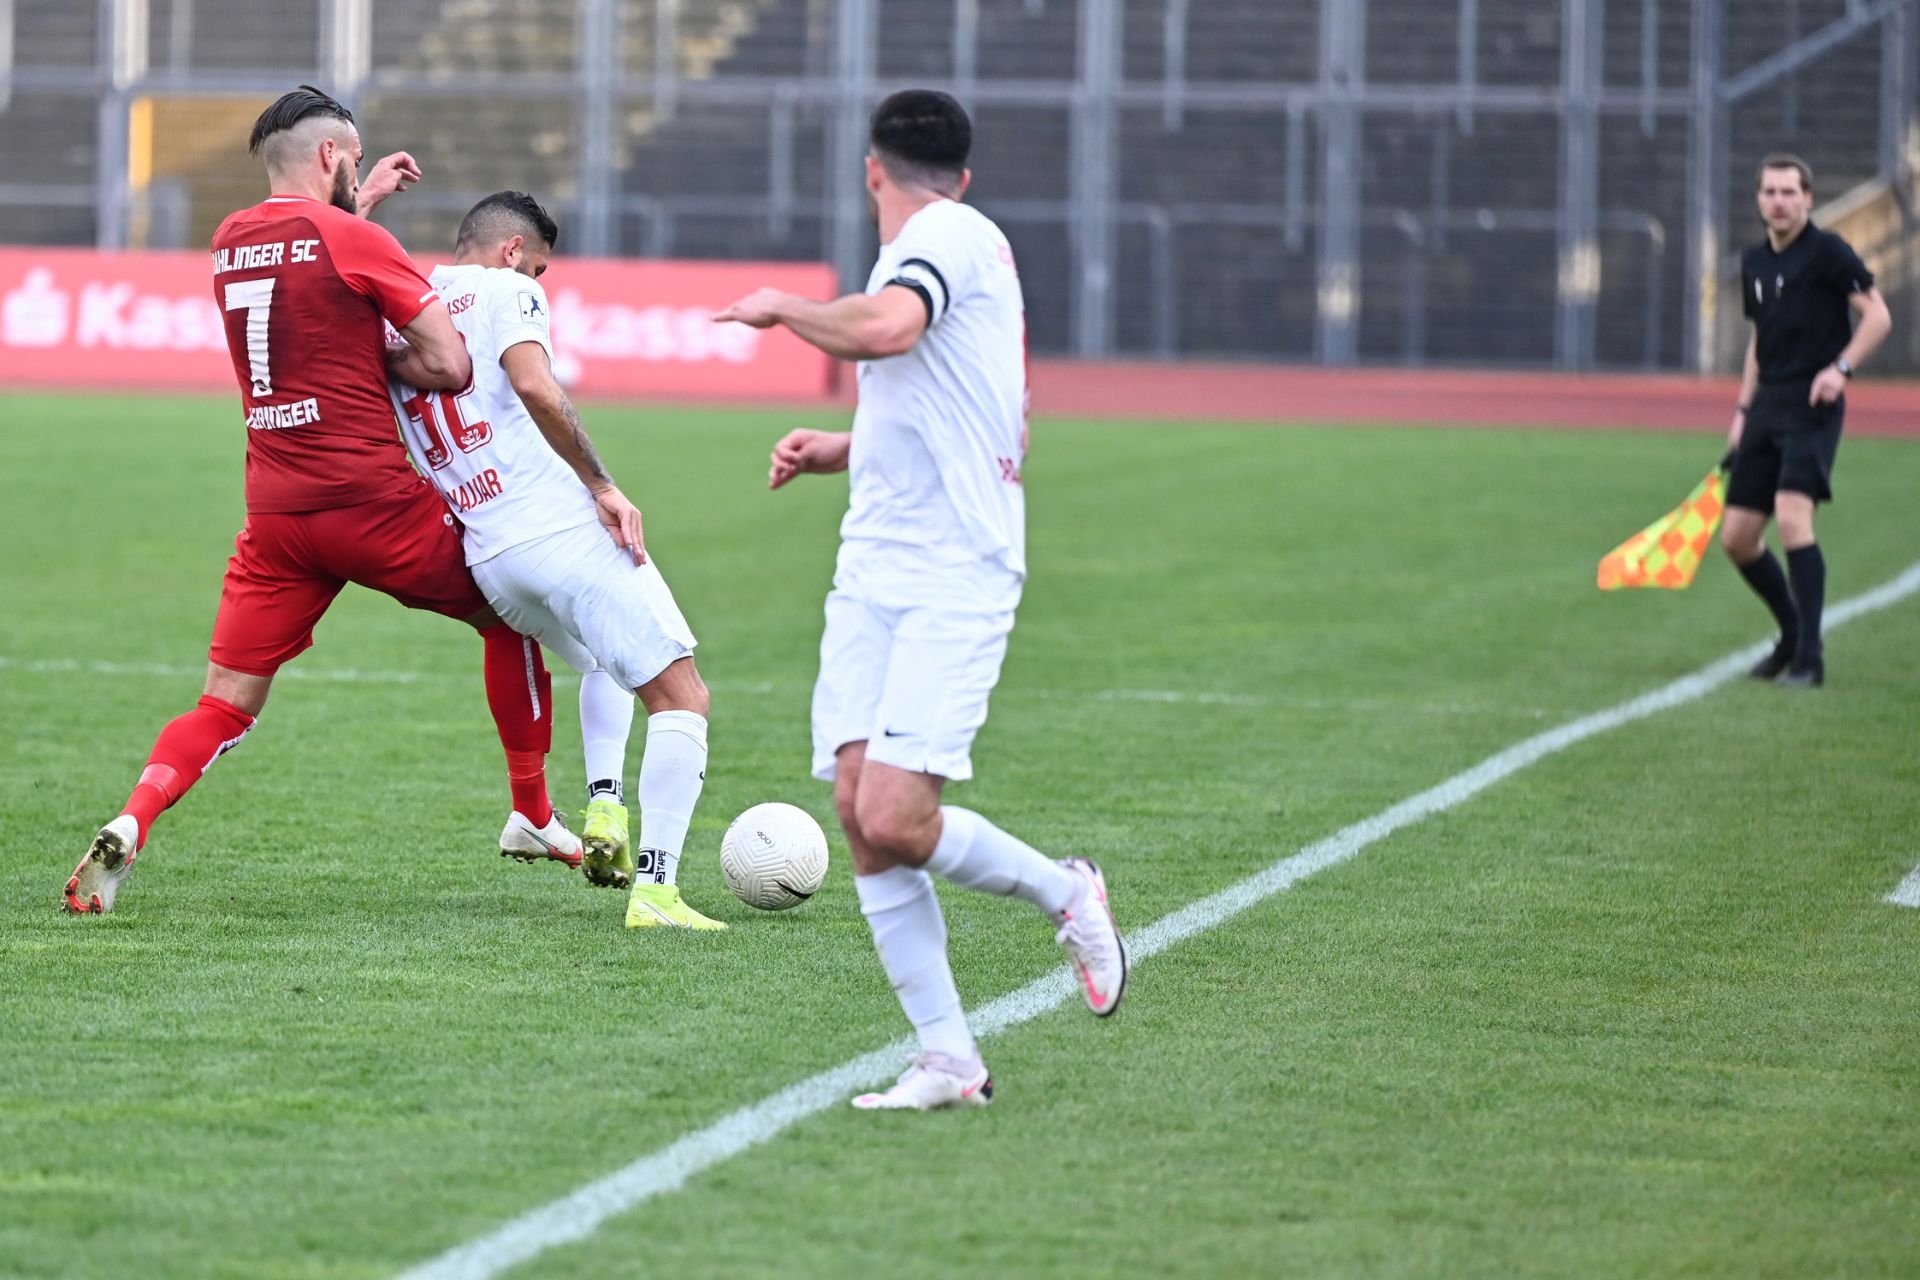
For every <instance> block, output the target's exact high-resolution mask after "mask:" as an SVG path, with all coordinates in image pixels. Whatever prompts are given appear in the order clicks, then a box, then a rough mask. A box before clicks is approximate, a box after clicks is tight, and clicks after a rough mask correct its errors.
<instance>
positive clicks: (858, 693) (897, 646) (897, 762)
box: [813, 590, 1013, 782]
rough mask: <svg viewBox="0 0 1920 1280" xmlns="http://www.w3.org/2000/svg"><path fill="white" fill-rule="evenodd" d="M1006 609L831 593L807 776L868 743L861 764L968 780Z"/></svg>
mask: <svg viewBox="0 0 1920 1280" xmlns="http://www.w3.org/2000/svg"><path fill="white" fill-rule="evenodd" d="M1012 630H1013V610H1011V609H1008V610H1006V611H1004V612H999V613H966V612H953V611H949V610H943V609H936V608H927V607H922V606H915V607H909V608H888V607H886V606H882V605H878V604H875V603H873V602H872V601H870V600H866V599H863V598H861V597H859V596H855V595H851V594H849V593H847V592H845V591H840V590H835V591H834V592H833V593H832V594H830V595H828V596H827V628H826V631H825V633H824V634H823V635H822V636H821V637H820V679H819V681H818V683H816V684H815V685H814V687H813V776H814V777H816V778H824V779H828V780H831V779H832V777H833V775H834V753H835V752H837V751H839V750H840V748H841V747H844V746H846V745H847V744H848V743H849V742H865V743H866V744H867V759H869V760H877V761H879V762H880V763H881V764H890V765H893V766H894V767H895V768H898V769H909V770H912V771H913V772H915V773H931V774H936V775H938V776H940V777H942V778H951V779H952V780H953V781H955V782H964V781H966V780H967V779H968V778H971V777H972V776H973V757H972V755H971V752H972V749H973V737H974V735H975V734H976V733H978V732H980V726H981V725H983V724H985V723H986V722H987V698H988V695H990V694H991V693H992V692H993V687H994V685H995V684H997V683H999V680H1000V664H1001V662H1002V661H1003V660H1004V659H1005V658H1006V656H1007V636H1008V634H1009V633H1011V632H1012Z"/></svg>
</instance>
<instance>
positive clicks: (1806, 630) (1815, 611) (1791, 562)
mask: <svg viewBox="0 0 1920 1280" xmlns="http://www.w3.org/2000/svg"><path fill="white" fill-rule="evenodd" d="M1769 558H1771V557H1769ZM1774 572H1776V573H1778V572H1779V570H1777V569H1776V570H1775V571H1774ZM1787 574H1788V576H1789V577H1790V578H1792V579H1793V603H1794V605H1795V606H1796V607H1797V608H1798V609H1799V613H1800V631H1799V636H1800V643H1799V646H1798V647H1797V648H1796V649H1795V650H1794V657H1793V665H1794V666H1795V667H1796V668H1814V667H1818V666H1819V665H1820V609H1821V606H1822V605H1823V604H1825V602H1826V599H1827V558H1826V557H1825V556H1823V555H1821V554H1820V544H1819V543H1817V542H1809V543H1808V544H1807V545H1806V546H1804V547H1795V548H1794V549H1793V550H1791V551H1789V552H1787ZM1749 581H1751V579H1749Z"/></svg>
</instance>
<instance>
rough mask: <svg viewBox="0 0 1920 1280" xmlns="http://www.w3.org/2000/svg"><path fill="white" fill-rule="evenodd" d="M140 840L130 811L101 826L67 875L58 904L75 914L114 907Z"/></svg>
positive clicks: (91, 913) (137, 850) (130, 871)
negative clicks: (78, 862)
mask: <svg viewBox="0 0 1920 1280" xmlns="http://www.w3.org/2000/svg"><path fill="white" fill-rule="evenodd" d="M139 843H140V824H139V823H137V822H135V821H134V819H133V815H132V814H130V813H123V814H121V815H120V816H119V817H117V818H115V819H114V820H113V821H112V822H109V823H108V824H107V825H106V826H104V827H102V828H100V830H99V832H98V834H96V835H95V836H94V837H93V843H92V844H90V845H88V846H87V856H86V857H84V858H82V859H80V865H79V866H77V867H75V868H74V869H73V874H72V875H71V876H69V877H67V888H66V891H65V892H64V893H63V894H61V897H60V905H61V906H62V907H64V908H65V909H66V910H68V911H70V912H72V913H73V914H74V915H77V916H86V915H93V916H101V915H105V914H106V913H107V912H109V911H111V910H113V900H114V898H115V897H116V896H117V895H118V894H119V892H120V882H121V881H123V880H125V879H126V878H127V877H128V876H129V875H131V874H133V860H134V859H135V858H137V857H139V856H140V850H139V847H138V846H139Z"/></svg>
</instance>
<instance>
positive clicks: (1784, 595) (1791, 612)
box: [1740, 550, 1818, 653]
mask: <svg viewBox="0 0 1920 1280" xmlns="http://www.w3.org/2000/svg"><path fill="white" fill-rule="evenodd" d="M1793 555H1794V553H1792V552H1789V553H1788V554H1787V559H1788V561H1789V562H1791V561H1792V559H1793ZM1740 576H1741V577H1743V578H1745V579H1746V580H1747V585H1748V586H1750V587H1752V588H1753V593H1754V594H1755V595H1757V596H1759V597H1760V598H1761V599H1762V600H1764V601H1766V602H1767V608H1769V609H1771V610H1773V620H1774V621H1775V622H1777V623H1779V624H1780V644H1781V646H1782V647H1783V648H1785V649H1786V651H1787V652H1788V653H1792V652H1794V646H1795V644H1796V643H1797V640H1798V637H1799V635H1800V613H1799V611H1798V610H1797V609H1795V608H1794V601H1793V598H1794V594H1795V592H1796V591H1797V590H1798V589H1799V585H1800V584H1799V579H1798V577H1796V578H1795V579H1794V590H1791V591H1790V590H1788V588H1787V575H1786V574H1784V573H1782V572H1781V571H1780V562H1779V561H1778V560H1775V559H1774V558H1773V552H1771V551H1766V550H1762V551H1761V552H1760V558H1759V559H1757V560H1751V561H1749V562H1748V563H1746V564H1743V565H1741V566H1740ZM1816 616H1818V614H1817V612H1816Z"/></svg>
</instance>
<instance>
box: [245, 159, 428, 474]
mask: <svg viewBox="0 0 1920 1280" xmlns="http://www.w3.org/2000/svg"><path fill="white" fill-rule="evenodd" d="M434 296H435V295H434V292H433V286H432V285H430V284H428V283H427V282H426V280H425V279H424V278H423V277H422V276H421V275H420V273H419V272H418V271H417V270H415V269H414V266H413V262H412V261H411V260H410V259H409V258H408V257H407V254H406V250H404V249H402V248H401V247H400V242H399V241H398V240H395V239H394V238H393V235H392V233H390V232H388V231H387V230H385V229H384V228H382V227H378V226H375V225H374V224H373V223H371V222H368V221H366V220H365V219H364V218H357V217H355V216H354V215H352V214H350V213H348V212H346V211H345V210H343V209H339V208H336V207H334V206H333V205H330V204H327V203H325V202H324V201H320V200H311V199H308V198H307V197H305V196H270V197H268V198H267V199H266V200H263V201H262V202H261V203H259V204H257V205H255V206H253V208H251V209H242V210H241V211H240V212H238V213H235V214H232V215H230V216H229V217H228V218H227V220H226V221H225V222H223V223H221V224H220V229H219V230H218V231H216V232H214V233H213V299H214V301H215V302H216V303H218V304H219V305H220V307H221V310H222V311H223V312H224V314H225V317H226V322H227V351H228V353H229V354H230V355H231V356H232V357H233V372H234V376H235V377H236V378H237V379H238V380H239V383H240V400H241V403H242V405H244V406H245V408H246V421H247V427H248V432H247V510H248V511H260V512H270V511H319V510H324V509H327V508H330V507H346V506H352V505H354V504H355V503H360V502H366V501H368V500H370V499H373V498H379V497H384V496H386V495H387V494H391V493H393V492H395V491H396V490H399V489H401V488H403V487H405V486H406V485H408V484H410V483H413V482H414V481H415V479H416V477H415V473H414V470H413V468H412V466H411V465H409V464H408V462H407V451H406V447H405V446H404V445H402V444H401V443H400V436H399V429H398V426H397V424H396V423H395V422H394V417H393V404H392V402H391V401H390V400H389V399H388V398H387V366H386V331H385V329H384V327H383V326H382V325H381V323H380V322H381V320H382V319H383V318H384V319H385V320H386V321H387V322H388V323H390V324H392V325H393V327H394V328H396V329H398V328H400V327H402V326H404V325H407V324H410V323H412V321H413V319H414V317H416V316H418V315H419V314H420V312H421V311H422V310H423V309H425V307H426V305H427V303H428V302H430V301H432V300H433V298H434Z"/></svg>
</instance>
